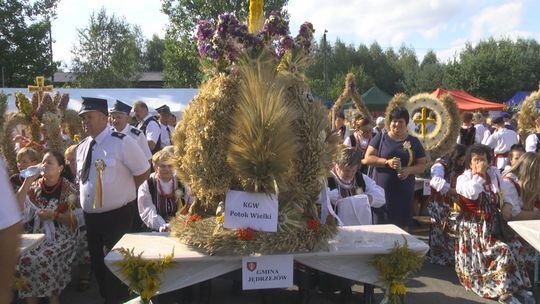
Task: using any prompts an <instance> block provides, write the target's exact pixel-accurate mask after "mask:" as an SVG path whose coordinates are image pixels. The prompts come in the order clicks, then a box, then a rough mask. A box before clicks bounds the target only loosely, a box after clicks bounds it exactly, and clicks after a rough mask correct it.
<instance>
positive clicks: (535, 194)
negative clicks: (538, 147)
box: [501, 152, 540, 269]
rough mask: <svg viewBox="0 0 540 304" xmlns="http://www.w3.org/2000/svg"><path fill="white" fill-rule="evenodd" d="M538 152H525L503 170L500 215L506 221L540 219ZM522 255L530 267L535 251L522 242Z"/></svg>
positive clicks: (539, 155)
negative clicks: (503, 199) (504, 198)
mask: <svg viewBox="0 0 540 304" xmlns="http://www.w3.org/2000/svg"><path fill="white" fill-rule="evenodd" d="M538 185H540V154H538V153H533V152H527V153H525V154H523V155H522V156H521V158H520V159H519V160H518V161H517V162H516V163H515V164H514V165H513V166H512V167H511V168H510V169H509V170H507V171H506V172H505V174H504V177H503V184H502V186H503V191H504V193H505V197H506V198H507V200H506V201H505V204H504V206H503V208H502V210H501V211H502V215H503V217H504V219H505V220H507V221H527V220H540V187H538ZM523 245H524V247H525V251H524V252H523V254H522V255H523V257H524V258H525V260H526V261H527V265H528V266H529V267H530V268H531V269H532V267H533V265H534V261H535V253H536V251H535V250H534V248H533V247H532V246H530V245H529V244H528V243H526V242H525V243H524V244H523Z"/></svg>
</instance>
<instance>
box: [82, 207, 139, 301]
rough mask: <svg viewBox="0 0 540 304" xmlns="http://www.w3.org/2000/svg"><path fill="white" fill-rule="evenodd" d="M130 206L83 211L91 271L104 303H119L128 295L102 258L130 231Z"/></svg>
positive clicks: (131, 215)
mask: <svg viewBox="0 0 540 304" xmlns="http://www.w3.org/2000/svg"><path fill="white" fill-rule="evenodd" d="M132 208H133V207H132V204H131V203H130V204H127V205H125V206H123V207H121V208H118V209H114V210H111V211H108V212H104V213H86V212H85V213H84V219H85V221H86V229H87V232H86V233H87V237H88V250H89V252H90V260H91V261H92V270H93V271H94V274H95V275H96V281H97V283H98V286H99V292H100V294H101V296H102V297H103V298H105V303H106V304H117V303H123V302H124V301H125V300H127V299H128V297H129V291H128V287H127V286H126V285H124V284H123V283H122V281H120V279H118V278H117V277H116V276H115V275H114V274H113V273H112V272H111V271H110V270H109V269H108V268H107V266H105V262H104V258H105V255H106V254H107V253H108V252H109V251H110V250H111V249H112V248H113V247H114V245H115V244H116V243H117V242H118V241H119V240H120V239H121V238H122V236H123V235H124V234H126V233H129V232H130V231H131V227H132V223H133V209H132Z"/></svg>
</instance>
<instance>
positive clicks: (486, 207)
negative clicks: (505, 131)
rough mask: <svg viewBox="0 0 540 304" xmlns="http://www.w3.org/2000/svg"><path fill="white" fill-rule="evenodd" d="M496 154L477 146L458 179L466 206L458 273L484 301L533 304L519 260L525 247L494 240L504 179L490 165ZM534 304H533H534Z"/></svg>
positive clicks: (459, 230) (461, 224)
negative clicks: (492, 155) (518, 297)
mask: <svg viewBox="0 0 540 304" xmlns="http://www.w3.org/2000/svg"><path fill="white" fill-rule="evenodd" d="M490 163H491V151H490V149H489V147H487V146H484V145H479V144H475V145H472V146H471V147H470V148H469V150H468V152H467V158H466V161H465V164H467V165H468V166H469V169H468V170H465V172H463V174H461V175H460V176H459V177H458V179H457V184H456V191H457V193H458V194H459V201H460V203H461V211H462V212H461V218H460V220H459V223H458V228H457V234H458V239H457V240H456V246H455V254H456V266H455V269H456V273H457V276H458V279H459V281H460V282H461V284H462V285H463V286H464V287H465V288H466V289H467V290H472V291H473V292H475V293H476V294H478V295H479V296H481V297H484V298H498V299H499V302H500V303H512V304H517V303H522V302H520V301H519V300H518V299H517V298H516V295H519V296H522V297H524V299H525V303H534V299H532V297H531V296H529V295H528V294H527V292H526V290H525V289H526V288H528V287H530V286H531V282H530V280H529V276H528V274H527V271H526V268H525V261H524V259H523V257H522V256H521V255H520V252H522V251H523V246H522V245H521V243H520V242H519V241H518V240H517V239H515V240H513V241H512V242H508V243H505V242H503V241H501V240H499V239H498V238H497V237H496V236H495V235H494V232H495V228H496V225H495V222H496V217H495V215H496V213H497V212H498V210H497V209H498V208H499V207H500V206H501V205H502V204H501V200H502V195H501V183H502V178H501V176H500V174H499V171H498V170H497V168H495V167H492V166H490V165H489V164H490ZM531 300H532V302H531Z"/></svg>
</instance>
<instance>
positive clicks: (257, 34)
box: [171, 1, 338, 255]
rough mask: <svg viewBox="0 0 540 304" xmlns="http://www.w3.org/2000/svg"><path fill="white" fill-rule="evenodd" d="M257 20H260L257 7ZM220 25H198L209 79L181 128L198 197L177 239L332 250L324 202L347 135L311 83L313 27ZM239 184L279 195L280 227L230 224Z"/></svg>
mask: <svg viewBox="0 0 540 304" xmlns="http://www.w3.org/2000/svg"><path fill="white" fill-rule="evenodd" d="M254 2H258V1H254ZM254 2H252V3H251V4H252V5H255V4H256V3H254ZM250 7H251V6H250ZM255 7H260V6H256V5H255ZM250 16H251V14H250ZM251 20H253V22H258V21H257V20H258V17H257V14H256V13H253V17H250V21H251ZM217 23H218V24H217V26H214V25H212V24H211V23H209V22H208V21H204V20H202V21H199V22H198V27H197V45H198V49H199V55H200V56H201V58H202V60H204V61H205V62H206V67H207V69H206V71H207V73H209V75H208V76H209V77H208V80H207V81H206V82H205V83H203V84H202V86H201V88H200V90H199V93H198V95H197V96H195V98H194V99H193V101H192V102H191V103H190V105H189V106H188V107H187V108H186V109H185V112H184V117H183V119H182V121H181V123H180V125H179V127H178V128H177V129H176V131H175V133H174V134H173V142H174V145H175V160H176V166H175V167H176V172H177V175H178V177H179V178H180V179H181V180H182V181H183V182H185V183H186V184H188V185H189V187H190V190H191V193H192V195H193V196H194V197H196V199H195V202H194V203H193V204H192V205H191V207H190V208H189V212H188V214H185V215H182V214H178V215H177V216H176V217H175V218H174V219H172V220H171V229H172V234H171V235H172V236H175V237H177V238H179V239H180V240H181V241H183V242H185V243H187V244H189V245H192V246H196V247H199V248H202V249H204V250H206V251H207V252H208V253H209V254H237V255H248V254H254V253H262V254H271V253H286V252H296V251H305V250H313V249H315V248H319V247H321V246H324V244H325V243H326V241H327V240H328V238H330V237H332V236H333V235H334V234H335V232H336V226H335V223H334V222H332V221H328V222H327V223H325V224H322V223H321V222H320V218H319V217H320V215H319V213H318V211H317V206H316V204H317V200H318V195H319V192H320V190H321V179H322V178H324V176H325V175H326V174H327V172H328V170H330V168H331V164H332V158H333V157H334V154H335V152H336V151H335V150H336V148H335V147H336V143H337V141H338V139H337V136H336V135H335V134H332V132H331V126H330V124H329V122H328V121H327V120H326V111H325V108H324V106H322V105H321V104H318V103H315V102H313V98H311V94H310V92H309V88H308V86H307V84H306V82H305V80H304V78H305V76H304V73H303V72H304V70H305V68H306V67H307V66H308V64H309V51H310V48H311V42H312V39H313V32H314V31H313V27H312V25H311V24H309V23H304V24H302V26H301V27H300V31H299V34H298V35H297V36H296V37H294V38H293V37H291V36H290V35H289V27H288V21H287V20H286V19H285V18H284V17H283V16H281V14H279V13H275V12H273V13H271V14H270V15H269V16H268V18H267V19H266V20H265V21H264V23H263V25H262V27H260V29H259V30H257V28H258V27H257V26H256V25H250V26H249V27H248V26H247V25H244V24H240V23H239V22H238V20H237V19H236V17H234V16H233V15H230V14H223V15H220V16H219V18H218V21H217ZM248 28H249V29H250V30H251V31H252V32H250V31H249V30H248ZM230 190H240V191H246V192H260V193H266V194H268V195H276V196H277V200H278V206H279V207H278V209H279V210H278V227H277V232H262V231H255V230H253V229H252V228H250V227H244V228H239V229H228V228H224V227H223V222H224V214H223V210H224V207H225V197H226V195H227V193H228V192H229V191H230Z"/></svg>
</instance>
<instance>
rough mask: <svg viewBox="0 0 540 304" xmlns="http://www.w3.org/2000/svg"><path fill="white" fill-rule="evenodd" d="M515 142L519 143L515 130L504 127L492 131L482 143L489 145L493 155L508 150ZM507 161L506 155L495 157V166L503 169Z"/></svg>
mask: <svg viewBox="0 0 540 304" xmlns="http://www.w3.org/2000/svg"><path fill="white" fill-rule="evenodd" d="M517 143H519V138H518V135H517V133H516V132H514V131H512V130H509V129H506V128H501V129H499V130H496V131H495V132H493V134H491V135H490V136H489V137H488V139H487V140H486V142H485V143H484V144H485V145H487V146H489V147H491V148H492V149H493V151H494V153H495V155H497V154H504V153H506V152H508V151H510V147H512V146H513V145H515V144H517ZM507 163H508V157H499V158H497V168H499V169H504V167H505V166H506V165H507Z"/></svg>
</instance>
